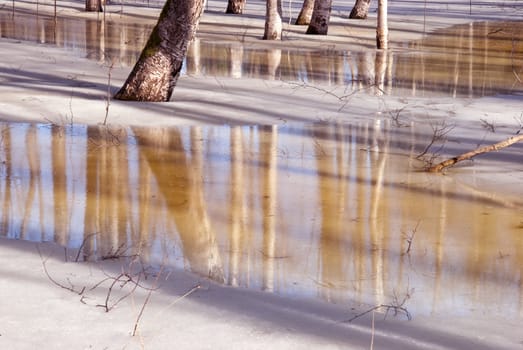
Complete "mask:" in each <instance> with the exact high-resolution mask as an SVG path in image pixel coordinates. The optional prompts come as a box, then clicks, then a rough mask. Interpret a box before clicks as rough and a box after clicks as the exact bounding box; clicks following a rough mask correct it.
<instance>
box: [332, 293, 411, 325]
mask: <svg viewBox="0 0 523 350" xmlns="http://www.w3.org/2000/svg"><path fill="white" fill-rule="evenodd" d="M413 291H414V289H410V288H407V291H406V292H405V295H404V296H403V298H402V299H401V300H400V299H399V298H398V295H397V294H396V291H394V294H393V299H392V302H391V303H390V304H380V305H376V306H373V307H371V308H370V309H368V310H366V311H363V312H361V313H359V314H357V315H355V316H353V317H351V318H349V319H347V320H344V321H341V322H342V323H350V322H352V321H354V320H356V319H358V318H360V317H362V316H365V315H367V314H369V313H371V312H374V311H376V310H380V309H385V316H384V318H387V315H388V314H389V312H391V311H392V312H393V315H394V316H397V315H399V314H404V315H405V317H407V320H409V321H410V320H412V315H411V313H410V312H409V310H407V308H406V307H405V306H404V305H405V304H406V303H407V301H408V300H409V299H410V297H411V295H412V293H413Z"/></svg>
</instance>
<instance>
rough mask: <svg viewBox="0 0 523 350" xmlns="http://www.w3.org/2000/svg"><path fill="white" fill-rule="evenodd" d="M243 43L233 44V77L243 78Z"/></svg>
mask: <svg viewBox="0 0 523 350" xmlns="http://www.w3.org/2000/svg"><path fill="white" fill-rule="evenodd" d="M243 54H244V51H243V45H231V77H232V78H241V77H242V75H243Z"/></svg>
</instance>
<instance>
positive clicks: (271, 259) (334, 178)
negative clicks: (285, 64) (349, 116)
mask: <svg viewBox="0 0 523 350" xmlns="http://www.w3.org/2000/svg"><path fill="white" fill-rule="evenodd" d="M0 131H1V134H0V135H1V142H0V235H2V236H5V237H9V238H16V239H24V240H32V241H54V242H57V243H58V244H61V245H64V246H67V247H72V248H80V247H81V250H82V256H83V257H84V258H85V259H87V260H95V259H103V258H104V257H108V256H112V255H115V253H118V254H124V255H131V254H139V255H140V257H141V259H143V260H144V261H145V263H147V264H153V265H159V264H166V265H167V266H169V267H172V268H180V269H186V270H188V271H192V272H193V273H196V274H198V275H201V276H202V277H208V278H211V279H213V280H215V281H218V282H220V283H225V284H228V285H232V286H238V287H243V288H253V289H259V290H265V291H269V292H275V293H280V294H284V295H290V296H299V297H307V298H319V299H322V300H326V301H329V302H334V303H339V304H340V305H348V303H350V302H353V301H355V302H360V303H368V304H371V305H375V304H381V303H392V302H393V300H394V298H402V297H403V296H405V295H406V293H409V294H410V295H411V297H410V299H409V300H408V303H407V304H406V306H407V307H408V309H409V311H411V312H412V313H413V314H414V315H420V314H431V313H440V314H447V315H448V314H451V315H456V314H459V315H466V316H471V317H472V316H474V315H488V314H492V315H502V316H503V317H506V318H509V319H514V320H520V319H521V317H523V282H522V279H521V276H522V273H523V271H522V269H523V209H522V208H523V203H522V202H521V199H520V198H519V197H513V198H511V197H509V196H506V195H503V194H500V193H495V192H494V193H489V192H485V191H484V189H482V188H477V187H473V186H472V185H471V184H473V183H474V180H475V177H474V171H473V170H472V169H467V168H465V169H464V170H463V172H468V174H469V175H468V177H467V179H468V180H470V181H467V182H460V181H457V180H456V179H455V178H456V177H451V176H440V175H435V174H427V173H424V172H420V171H419V169H418V166H419V164H417V163H416V162H415V161H413V160H412V159H413V158H412V156H413V155H414V154H416V153H417V152H419V151H421V150H422V149H423V148H424V146H425V145H426V140H427V137H428V136H427V132H430V130H424V129H423V128H421V127H417V126H412V127H410V128H397V127H393V126H391V125H389V123H388V122H387V121H383V120H377V121H376V122H372V123H370V122H369V123H364V122H362V123H357V124H328V123H322V124H313V125H294V126H256V127H217V126H208V127H200V126H194V127H173V128H145V127H132V128H131V127H129V128H108V127H104V126H80V125H75V126H66V127H64V126H56V125H43V124H1V125H0ZM477 172H480V171H477ZM519 190H521V189H519ZM409 241H410V243H409Z"/></svg>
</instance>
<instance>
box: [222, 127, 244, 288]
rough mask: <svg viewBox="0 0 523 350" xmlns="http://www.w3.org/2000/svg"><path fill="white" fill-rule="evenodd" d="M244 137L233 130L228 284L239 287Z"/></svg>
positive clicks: (236, 130) (235, 129) (239, 131)
mask: <svg viewBox="0 0 523 350" xmlns="http://www.w3.org/2000/svg"><path fill="white" fill-rule="evenodd" d="M243 162H244V160H243V137H242V129H241V127H239V126H235V127H232V129H231V188H230V193H231V218H230V223H231V227H230V231H229V232H230V240H229V250H230V252H231V253H230V257H229V276H228V281H227V283H228V284H230V285H232V286H238V285H239V281H240V273H241V270H240V267H241V266H240V258H241V256H242V252H243V245H242V241H243V239H242V237H243V236H244V234H245V227H246V226H245V224H246V222H245V220H246V216H247V211H246V207H245V191H246V189H247V188H246V187H245V183H244V178H245V176H244V171H243Z"/></svg>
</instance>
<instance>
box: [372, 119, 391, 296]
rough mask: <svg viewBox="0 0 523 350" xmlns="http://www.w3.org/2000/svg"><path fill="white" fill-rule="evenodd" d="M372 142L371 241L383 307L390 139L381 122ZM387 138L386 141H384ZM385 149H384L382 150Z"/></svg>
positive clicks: (373, 265) (373, 132) (376, 286)
mask: <svg viewBox="0 0 523 350" xmlns="http://www.w3.org/2000/svg"><path fill="white" fill-rule="evenodd" d="M372 136H373V137H372V140H369V141H370V142H371V144H372V146H370V149H372V154H371V157H374V158H375V160H372V163H373V164H372V167H373V169H372V171H373V173H375V175H373V180H374V182H375V184H374V186H372V189H371V191H372V199H371V203H370V205H371V207H370V218H369V219H370V220H371V225H370V240H371V243H372V258H371V259H372V271H373V275H374V276H375V284H374V290H375V293H376V294H375V295H376V299H375V304H376V305H381V304H384V303H385V280H386V273H385V269H386V267H387V266H386V265H387V264H386V259H385V257H384V255H385V252H386V251H387V247H386V246H385V244H386V243H387V240H386V239H385V230H387V229H388V225H387V224H386V220H387V218H388V215H387V214H386V213H383V212H382V211H383V210H384V208H386V207H387V206H386V204H382V200H383V199H386V196H385V195H384V193H383V191H384V186H383V183H384V181H385V165H386V161H387V154H388V137H387V136H386V135H384V134H383V131H382V126H381V120H377V121H376V122H375V125H374V127H373V128H372ZM384 138H385V140H384ZM382 147H383V149H381V148H382ZM376 167H377V169H374V168H376Z"/></svg>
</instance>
